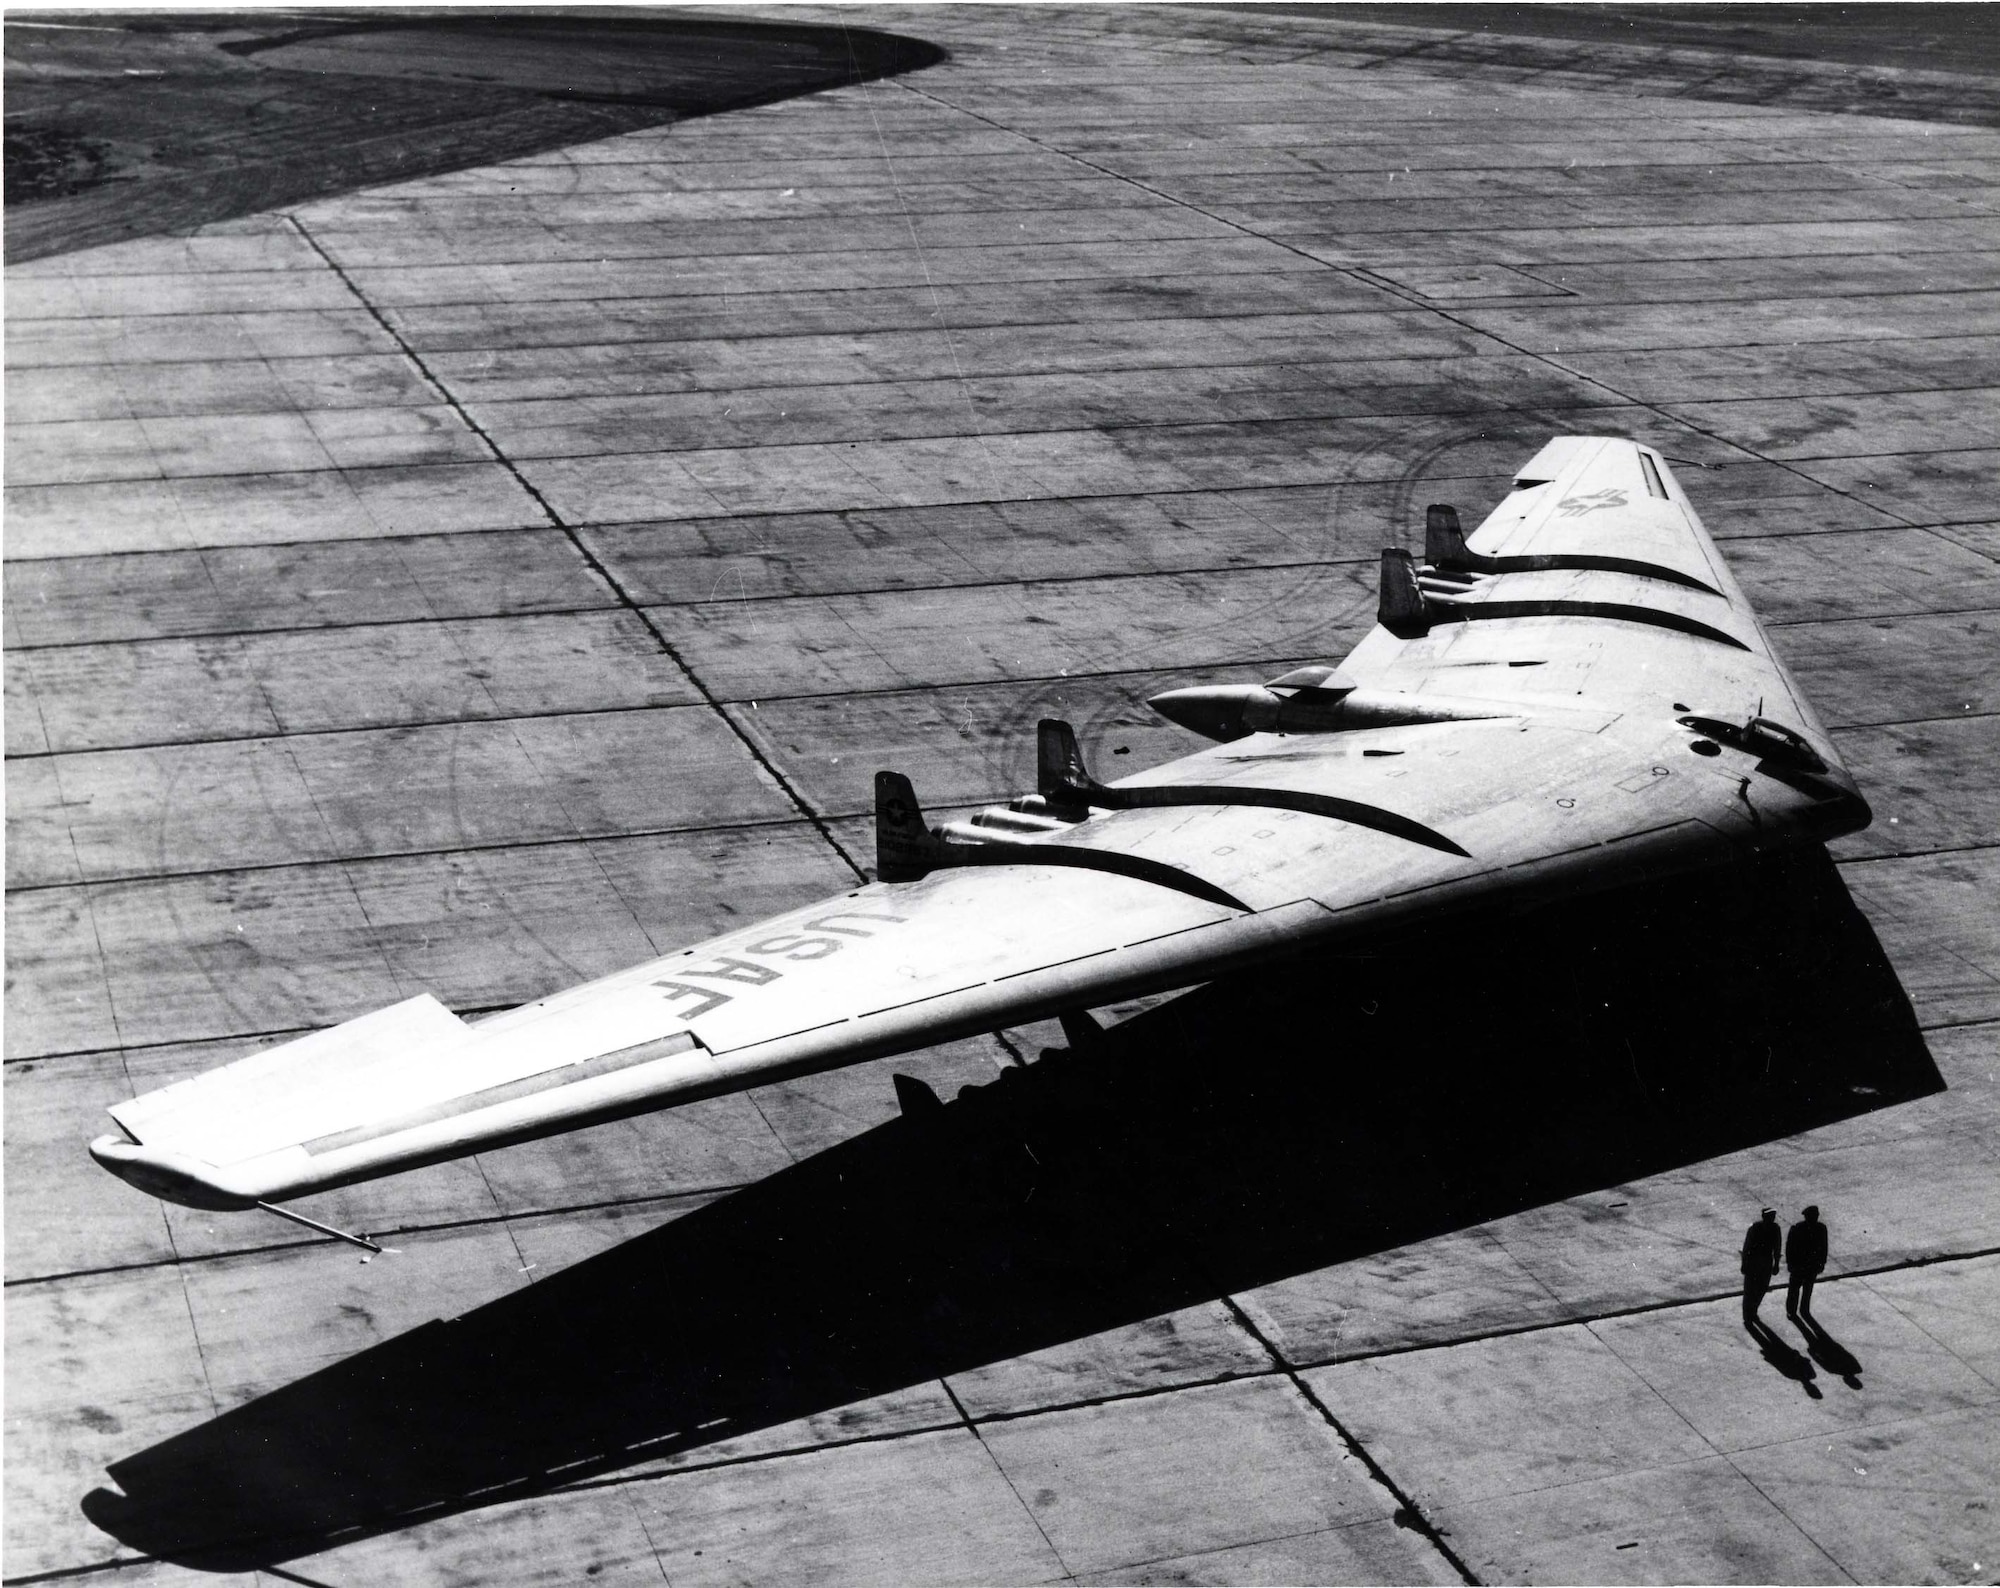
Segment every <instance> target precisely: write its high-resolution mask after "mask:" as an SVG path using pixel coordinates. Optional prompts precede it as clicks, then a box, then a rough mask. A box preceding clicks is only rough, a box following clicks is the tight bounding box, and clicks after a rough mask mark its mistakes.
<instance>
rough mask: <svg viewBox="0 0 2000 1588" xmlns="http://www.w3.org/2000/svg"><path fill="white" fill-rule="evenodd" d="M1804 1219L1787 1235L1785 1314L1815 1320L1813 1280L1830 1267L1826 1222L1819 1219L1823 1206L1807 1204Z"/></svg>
mask: <svg viewBox="0 0 2000 1588" xmlns="http://www.w3.org/2000/svg"><path fill="white" fill-rule="evenodd" d="M1803 1220H1804V1222H1802V1223H1799V1224H1794V1225H1793V1226H1792V1228H1791V1233H1790V1234H1788V1235H1787V1236H1786V1237H1785V1272H1786V1273H1787V1274H1788V1275H1790V1276H1791V1277H1790V1282H1789V1283H1788V1284H1787V1285H1786V1286H1785V1316H1786V1317H1788V1318H1804V1319H1805V1320H1806V1322H1808V1323H1810V1322H1812V1293H1813V1281H1814V1280H1815V1279H1817V1278H1819V1274H1820V1270H1821V1269H1823V1268H1824V1267H1826V1226H1825V1225H1824V1224H1822V1223H1820V1221H1819V1209H1818V1208H1807V1209H1806V1210H1805V1211H1804V1214H1803Z"/></svg>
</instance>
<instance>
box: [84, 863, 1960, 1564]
mask: <svg viewBox="0 0 2000 1588" xmlns="http://www.w3.org/2000/svg"><path fill="white" fill-rule="evenodd" d="M1094 1046H1095V1048H1096V1051H1092V1052H1089V1053H1057V1054H1053V1055H1051V1056H1048V1057H1046V1058H1044V1059H1043V1060H1042V1061H1041V1062H1038V1063H1035V1064H1032V1065H1030V1066H1028V1067H1027V1068H1025V1069H1020V1070H1013V1071H1009V1072H1006V1073H1004V1074H1003V1075H1002V1076H1001V1078H1000V1079H999V1080H997V1081H995V1082H994V1083H992V1084H990V1085H988V1086H984V1087H979V1088H970V1087H968V1088H966V1089H965V1090H964V1091H962V1092H961V1093H960V1094H959V1096H958V1097H957V1098H956V1099H955V1100H952V1101H950V1102H947V1103H945V1104H944V1105H943V1106H941V1107H935V1106H918V1105H924V1104H925V1101H926V1100H925V1099H924V1098H923V1096H922V1095H921V1094H920V1093H917V1092H914V1091H910V1092H908V1095H907V1098H906V1101H907V1103H908V1104H909V1105H910V1107H909V1112H907V1113H906V1114H905V1115H904V1116H903V1117H902V1118H900V1119H897V1120H895V1121H892V1122H891V1123H889V1124H886V1125H883V1126H880V1127H878V1128H877V1129H874V1130H871V1131H869V1132H867V1133H866V1134H864V1135H861V1136H858V1137H856V1138H854V1139H852V1140H849V1141H847V1142H844V1143H842V1144H841V1145H839V1146H837V1147H834V1148H832V1149H830V1150H829V1151H826V1152H823V1153H820V1154H819V1155H817V1156H816V1157H814V1158H811V1159H809V1160H807V1161H804V1162H801V1163H799V1164H796V1165H794V1166H792V1167H790V1168H788V1169H786V1170H784V1171H782V1172H781V1173H778V1174H776V1175H773V1176H771V1177H770V1178H769V1179H767V1180H764V1181H762V1182H760V1183H758V1184H756V1185H754V1186H750V1187H748V1188H746V1189H744V1190H742V1191H740V1192H737V1193H736V1194H734V1195H732V1196H729V1197H726V1198H724V1199H721V1200H719V1201H717V1202H714V1203H711V1204H708V1205H707V1206H705V1207H703V1208H701V1209H699V1210H698V1211H696V1212H693V1213H690V1214H688V1215H686V1216H685V1217H683V1218H681V1219H678V1220H677V1221H675V1222H673V1223H671V1224H667V1225H665V1226H663V1227H661V1228H658V1229H655V1230H653V1231H651V1232H649V1233H647V1234H645V1235H642V1236H639V1237H638V1238H636V1239H634V1240H631V1241H628V1242H626V1243H625V1244H623V1245H622V1246H619V1247H617V1248H615V1249H613V1250H611V1251H608V1252H605V1253H603V1254H601V1255H599V1256H596V1257H593V1258H589V1259H587V1260H585V1261H582V1262H579V1263H577V1264H575V1265H574V1266H572V1267H570V1268H568V1269H566V1270H563V1271H561V1272H559V1273H557V1274H554V1275H552V1276H551V1277H549V1278H546V1279H543V1280H541V1281H539V1282H538V1283H536V1284H534V1285H532V1286H530V1287H528V1288H526V1289H525V1290H522V1291H520V1292H517V1293H513V1294H510V1295H507V1296H504V1297H502V1298H501V1299H499V1300H497V1301H493V1302H490V1303H488V1304H486V1305H484V1306H481V1307H477V1308H475V1309H473V1310H471V1311H469V1312H467V1313H465V1314H463V1315H462V1316H460V1317H457V1318H453V1319H449V1320H443V1321H437V1322H432V1323H429V1324H425V1325H423V1326H421V1327H419V1328H416V1329H413V1330H411V1331H410V1332H409V1333H407V1334H405V1335H403V1336H401V1337H399V1338H398V1339H395V1340H391V1341H389V1342H387V1343H385V1344H383V1345H380V1346H377V1347H375V1348H373V1349H370V1350H367V1351H363V1352H361V1353H359V1354H357V1355H356V1356H354V1357H351V1358H349V1359H348V1360H346V1361H344V1362H341V1363H338V1364H336V1365H334V1366H332V1367H328V1368H325V1369H323V1370H321V1371H319V1372H317V1373H314V1374H312V1375H310V1376H309V1377H306V1378H304V1379H301V1380H299V1381H298V1382H296V1383H294V1384H291V1385H289V1386H287V1387H285V1388H283V1389H279V1390H276V1391H274V1392H272V1393H270V1394H268V1395H265V1396H263V1397H261V1398H259V1399H258V1400H255V1401H252V1402H250V1403H248V1404H246V1405H244V1406H242V1407H239V1408H237V1409H235V1410H233V1411H230V1412H227V1413H224V1414H223V1415H221V1416H219V1417H216V1418H214V1419H213V1420H212V1421H209V1422H207V1423H204V1424H202V1425H200V1426H199V1427H196V1428H193V1429H190V1430H189V1431H187V1432H185V1433H183V1434H180V1435H177V1436H175V1437H174V1438H171V1439H167V1440H164V1441H162V1442H161V1443H159V1444H156V1445H154V1446H152V1447H151V1448H150V1449H146V1450H142V1451H138V1452H136V1453H134V1454H133V1455H131V1456H128V1457H126V1458H125V1459H123V1460H121V1461H118V1462H116V1463H114V1464H113V1465H112V1467H111V1469H110V1473H111V1477H112V1478H113V1479H114V1480H115V1482H116V1483H117V1485H118V1486H119V1489H121V1490H122V1491H123V1492H122V1493H120V1492H115V1491H113V1490H110V1489H98V1490H94V1491H93V1492H92V1493H91V1494H90V1495H88V1496H87V1497H86V1498H85V1500H84V1502H83V1506H84V1510H85V1512H86V1514H87V1515H88V1516H89V1517H90V1518H91V1520H92V1521H94V1522H95V1523H96V1524H97V1525H98V1526H100V1527H101V1528H103V1529H105V1530H106V1531H107V1532H109V1533H111V1534H113V1535H114V1536H115V1537H117V1538H118V1539H119V1540H120V1541H122V1542H123V1543H125V1544H127V1545H129V1546H131V1547H132V1548H134V1549H137V1550H140V1551H143V1552H145V1553H147V1554H150V1555H155V1556H162V1557H166V1558H169V1559H173V1560H177V1561H182V1562H185V1563H188V1564H192V1565H198V1566H205V1567H210V1568H214V1569H232V1570H243V1569H248V1568H252V1567H257V1566H266V1565H272V1564H274V1563H276V1562H280V1561H283V1560H287V1559H291V1558H293V1557H295V1556H298V1555H301V1554H306V1553H311V1552H313V1551H316V1550H318V1549H322V1548H325V1547H327V1546H328V1545H329V1544H331V1543H333V1542H335V1541H340V1540H346V1539H350V1538H353V1537H357V1536H364V1535H367V1534H371V1533H376V1532H380V1531H384V1530H387V1529H392V1528H395V1527H399V1526H402V1525H406V1524H408V1523H410V1522H413V1521H416V1520H420V1519H423V1518H426V1517H430V1516H436V1515H440V1514H445V1513H449V1512H453V1511H462V1510H466V1509H469V1508H475V1507H479V1506H484V1505H489V1504H493V1503H495V1502H498V1501H501V1500H507V1499H514V1498H518V1497H520V1496H522V1495H526V1494H532V1493H535V1492H537V1491H541V1490H545V1489H548V1488H551V1487H554V1486H557V1485H560V1484H566V1483H573V1482H576V1481H578V1480H581V1479H584V1478H588V1477H590V1476H592V1475H594V1474H602V1473H607V1472H611V1471H615V1470H617V1469H619V1468H621V1467H625V1466H629V1465H631V1464H633V1463H635V1462H639V1461H642V1460H646V1459H649V1458H653V1457H657V1456H661V1455H665V1454H669V1453H673V1452H681V1451H689V1450H694V1449H698V1448H700V1447H702V1446H705V1445H709V1444H712V1443H714V1442H716V1441H718V1440H723V1439H729V1438H734V1437H738V1436H741V1435H744V1434H747V1433H749V1432H751V1431H753V1430H756V1429H760V1428H767V1427H770V1426H772V1425H774V1424H779V1423H784V1422H788V1421H791V1420H793V1419H797V1418H801V1417H805V1416H808V1415H812V1414H815V1413H823V1412H831V1411H837V1410H838V1409H839V1408H842V1407H846V1406H850V1405H852V1404H853V1403H855V1402H858V1401H861V1400H864V1399H866V1398H868V1397H871V1396H875V1395H880V1394H883V1393H885V1392H888V1391H892V1390H896V1389H900V1388H903V1387H906V1386H909V1385H912V1384H916V1383H921V1382H924V1381H927V1380H931V1379H936V1378H939V1377H943V1376H946V1375H949V1374H953V1373H958V1372H963V1371H966V1370H968V1369H972V1368H976V1367H979V1366H982V1365H984V1364H987V1363H992V1362H996V1361H1003V1360H1007V1359H1009V1358H1012V1357H1016V1356H1019V1355H1022V1354H1024V1353H1027V1352H1030V1351H1034V1350H1038V1349H1042V1348H1046V1347H1048V1346H1051V1345H1055V1344H1057V1343H1060V1342H1063V1341H1067V1340H1073V1339H1077V1338H1079V1337H1082V1336H1085V1335H1089V1334H1093V1333H1096V1332H1099V1331H1102V1330H1106V1329H1110V1328H1113V1327H1116V1326H1118V1325H1122V1324H1129V1323H1133V1322H1136V1321H1139V1320H1142V1319H1146V1318H1151V1317H1154V1316H1157V1315H1159V1314H1161V1313H1165V1312H1168V1311H1172V1310H1174V1309H1177V1308H1181V1307H1186V1306H1190V1305H1193V1304H1196V1303H1198V1302H1202V1301H1205V1300H1210V1299H1213V1298H1214V1297H1217V1296H1219V1295H1223V1294H1226V1293H1229V1292H1233V1291H1237V1290H1241V1289H1244V1288H1247V1287H1251V1286H1255V1285H1259V1284H1263V1283H1267V1282H1270V1281H1273V1280H1276V1279H1279V1278H1282V1277H1285V1276H1287V1275H1292V1274H1298V1273H1302V1272H1307V1271H1310V1270H1313V1269H1317V1268H1321V1267H1324V1266H1327V1265H1329V1264H1333V1263H1338V1262H1342V1261H1346V1260H1349V1259H1353V1258H1357V1257H1362V1256H1365V1255H1367V1254H1370V1253H1374V1252H1380V1251H1384V1250H1389V1249H1393V1248H1396V1247H1400V1246H1404V1245H1407V1244H1409V1243H1411V1242H1415V1241H1420V1240H1423V1239H1426V1238H1428V1237H1431V1236H1435V1235H1438V1234H1441V1233H1443V1232H1445V1231H1449V1230H1454V1229H1459V1228H1463V1227H1465V1226H1468V1225H1473V1224H1478V1223H1483V1222H1485V1221H1488V1220H1491V1219H1495V1218H1499V1217H1502V1216H1504V1215H1506V1214H1509V1213H1513V1212H1516V1211H1518V1210H1520V1209H1523V1208H1529V1207H1534V1206H1537V1205H1540V1204H1543V1203H1546V1202H1550V1201H1555V1200H1559V1199H1562V1198H1566V1197H1571V1196H1575V1195H1577V1194H1579V1193H1581V1192H1584V1191H1588V1190H1592V1189H1595V1188H1599V1187H1603V1186H1607V1185H1615V1184H1620V1183H1623V1182H1627V1181H1630V1180H1633V1179H1637V1178H1640V1177H1642V1176H1645V1175H1649V1174H1654V1173H1658V1172H1660V1171H1662V1170H1666V1169H1669V1168H1672V1167H1675V1166H1678V1165H1683V1164H1687V1163H1691V1162H1695V1161H1698V1160H1700V1159H1703V1158H1708V1157H1712V1156H1714V1155H1716V1154H1718V1153H1723V1152H1728V1151H1732V1150H1735V1149H1738V1148H1742V1147H1745V1146H1749V1145H1752V1144H1754V1143H1758V1142H1763V1141H1768V1140H1773V1139H1776V1138H1779V1137H1783V1136H1789V1135H1792V1134H1795V1133H1796V1132H1798V1131H1800V1130H1803V1129H1806V1128H1808V1127H1810V1126H1813V1125H1818V1124H1822V1123H1824V1122H1827V1121H1829V1120H1833V1119H1837V1118H1841V1117H1845V1116H1847V1115H1850V1114H1855V1113H1861V1112H1865V1111H1867V1110H1869V1109H1873V1108H1878V1107H1882V1106H1884V1105H1886V1104H1889V1103H1892V1102H1898V1101H1902V1100H1905V1099H1908V1098H1911V1097H1916V1096H1920V1095H1923V1094H1925V1093H1928V1092H1932V1091H1936V1090H1938V1089H1940V1088H1941V1087H1942V1085H1943V1083H1942V1081H1941V1080H1940V1078H1939V1076H1938V1072H1937V1070H1936V1068H1935V1067H1934V1066H1933V1065H1932V1063H1931V1061H1930V1057H1929V1055H1928V1053H1927V1052H1926V1051H1925V1049H1924V1046H1923V1042H1922V1040H1921V1038H1920V1036H1919V1034H1918V1031H1917V1026H1916V1021H1915V1018H1914V1016H1913V1015H1912V1013H1911V1010H1910V1007H1909V1004H1908V1001H1907V1000H1906V999H1905V998H1904V996H1903V994H1902V991H1901V989H1900V987H1899V986H1898V985H1897V983H1896V979H1895V976H1894V974H1893V973H1892V972H1891V970H1890V968H1889V966H1888V963H1887V961H1886V960H1885V959H1884V957H1883V955H1882V952H1881V949H1880V947H1879V945H1878V944H1877V943H1876V941H1875V937H1874V934H1873V933H1872V932H1871V931H1870V930H1869V928H1868V925H1867V923H1866V922H1865V921H1864V920H1863V919H1862V918H1861V916H1860V914H1859V913H1858V912H1857V911H1856V910H1855V909H1854V906H1853V903H1852V901H1851V900H1850V899H1849V897H1848V895H1847V891H1846V889H1845V887H1844V886H1843V885H1842V884H1841V882H1840V880H1839V877H1838V874H1837V873H1836V872H1835V870H1834V868H1833V867H1832V865H1831V864H1830V863H1829V862H1828V861H1827V860H1826V858H1825V856H1824V855H1823V854H1818V853H1817V852H1816V853H1815V854H1813V855H1812V856H1810V857H1805V858H1798V857H1794V858H1792V859H1789V860H1782V861H1772V862H1764V863H1760V864H1758V865H1754V866H1745V867H1742V868H1738V869H1734V870H1729V871H1716V872H1710V873H1705V874H1702V875H1700V876H1696V877H1692V878H1685V879H1680V880H1677V881H1673V882H1669V883H1665V884H1653V885H1648V886H1645V887H1638V888H1627V889H1624V890H1621V891H1619V892H1616V893H1606V894H1602V895H1598V896H1595V897H1592V898H1588V899H1583V900H1578V901H1571V902H1568V903H1565V904H1563V905H1560V906H1554V907H1550V908H1547V909H1544V910H1542V911H1540V912H1537V913H1535V914H1532V915H1522V916H1514V917H1507V918H1502V919H1495V920H1488V921H1481V922H1475V923H1471V924H1467V925H1462V926H1460V927H1458V928H1456V929H1454V930H1451V931H1448V932H1447V931H1439V932H1431V933H1427V934H1424V935H1421V936H1416V937H1410V938H1406V939H1403V940H1401V941H1399V942H1395V943H1390V944H1384V945H1382V946H1381V947H1380V949H1379V951H1377V952H1375V953H1372V954H1360V953H1353V954H1349V955H1346V956H1342V957H1334V956H1329V955H1325V954H1320V955H1312V956H1306V957H1302V958H1300V959H1297V960H1294V961H1292V962H1289V963H1285V964H1280V965H1276V966H1273V967H1270V968H1268V969H1266V970H1263V971H1260V972H1258V973H1256V974H1254V975H1246V976H1241V977H1236V978H1232V979H1229V980H1226V981H1221V982H1217V983H1214V984H1211V985H1209V986H1207V987H1204V988H1202V989H1200V990H1198V991H1195V992H1192V993H1189V994H1186V995H1183V996H1181V997H1179V998H1177V999H1175V1000H1173V1001H1172V1002H1170V1003H1167V1004H1164V1005H1162V1006H1160V1007H1158V1008H1155V1009H1153V1010H1151V1011H1149V1012H1147V1013H1145V1014H1143V1015H1140V1016H1138V1017H1137V1018H1135V1019H1132V1020H1130V1021H1127V1022H1126V1023H1124V1024H1123V1025H1120V1026H1118V1027H1116V1028H1114V1029H1113V1030H1112V1031H1111V1032H1109V1033H1108V1034H1107V1036H1106V1038H1105V1040H1104V1041H1103V1043H1102V1044H1100V1045H1094Z"/></svg>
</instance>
